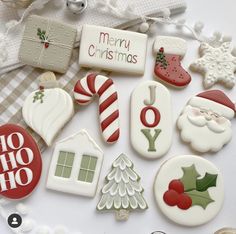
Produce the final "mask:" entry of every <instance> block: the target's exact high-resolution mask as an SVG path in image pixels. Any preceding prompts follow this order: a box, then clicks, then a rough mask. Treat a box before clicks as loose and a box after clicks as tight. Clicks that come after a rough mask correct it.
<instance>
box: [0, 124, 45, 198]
mask: <svg viewBox="0 0 236 234" xmlns="http://www.w3.org/2000/svg"><path fill="white" fill-rule="evenodd" d="M41 171H42V160H41V154H40V151H39V149H38V146H37V144H36V142H35V141H34V139H33V137H32V136H31V135H29V133H28V132H27V131H26V130H25V129H23V128H22V127H20V126H18V125H14V124H5V125H2V126H0V195H2V196H4V197H7V198H10V199H21V198H24V197H26V196H28V195H29V194H30V193H31V192H32V191H33V190H34V189H35V187H36V186H37V184H38V182H39V179H40V176H41Z"/></svg>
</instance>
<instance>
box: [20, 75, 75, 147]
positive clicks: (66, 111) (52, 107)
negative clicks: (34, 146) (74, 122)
mask: <svg viewBox="0 0 236 234" xmlns="http://www.w3.org/2000/svg"><path fill="white" fill-rule="evenodd" d="M22 114H23V118H24V120H25V122H26V123H27V125H29V126H30V127H31V128H32V129H33V130H34V131H35V132H36V133H37V134H39V135H40V136H41V137H42V138H43V140H44V141H45V143H46V144H47V145H48V146H50V145H51V144H52V143H53V140H54V138H55V137H56V135H57V134H58V132H59V131H60V130H61V129H62V128H63V127H64V125H65V124H66V123H67V122H68V121H69V120H70V119H71V118H72V116H73V114H74V105H73V100H72V98H71V96H70V95H69V94H68V93H67V92H66V91H64V90H63V89H61V88H59V87H58V83H57V82H56V77H55V75H54V74H53V73H52V72H47V73H45V74H43V75H41V77H40V89H39V90H36V91H34V92H32V93H31V94H30V95H29V96H28V97H27V98H26V100H25V102H24V104H23V108H22Z"/></svg>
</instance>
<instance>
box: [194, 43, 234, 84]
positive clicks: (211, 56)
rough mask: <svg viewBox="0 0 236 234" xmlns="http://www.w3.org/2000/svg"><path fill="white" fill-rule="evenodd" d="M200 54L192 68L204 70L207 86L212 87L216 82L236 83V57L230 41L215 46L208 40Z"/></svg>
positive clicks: (198, 70) (202, 46)
mask: <svg viewBox="0 0 236 234" xmlns="http://www.w3.org/2000/svg"><path fill="white" fill-rule="evenodd" d="M200 56H201V58H200V59H198V60H197V61H196V62H194V63H192V64H191V66H190V67H191V69H192V70H194V71H196V72H202V73H203V74H204V76H205V78H204V86H205V88H210V87H212V86H213V85H214V84H215V83H216V82H221V83H224V84H225V86H226V87H228V88H233V86H234V85H235V75H234V73H235V71H236V57H234V56H233V55H232V50H231V45H230V42H224V43H222V45H220V46H218V47H213V46H211V45H209V44H208V43H206V42H203V43H202V44H201V46H200Z"/></svg>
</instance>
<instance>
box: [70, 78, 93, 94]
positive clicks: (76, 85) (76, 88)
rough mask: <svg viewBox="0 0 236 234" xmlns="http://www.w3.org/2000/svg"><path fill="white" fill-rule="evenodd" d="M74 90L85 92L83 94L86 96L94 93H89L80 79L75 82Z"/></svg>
mask: <svg viewBox="0 0 236 234" xmlns="http://www.w3.org/2000/svg"><path fill="white" fill-rule="evenodd" d="M74 92H76V93H80V94H83V95H85V96H87V97H92V95H91V94H90V93H88V92H87V91H86V90H85V89H84V88H83V86H82V85H81V82H80V80H79V81H77V83H76V84H75V87H74Z"/></svg>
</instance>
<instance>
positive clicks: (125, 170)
mask: <svg viewBox="0 0 236 234" xmlns="http://www.w3.org/2000/svg"><path fill="white" fill-rule="evenodd" d="M143 191H144V190H143V188H142V186H141V184H140V177H139V176H138V174H137V173H136V172H135V171H134V170H133V163H132V162H131V161H130V160H129V159H128V158H127V156H126V155H124V154H121V155H120V156H119V157H118V158H117V159H116V160H115V161H114V162H113V164H112V170H111V171H110V173H109V174H108V175H107V177H106V184H105V185H104V187H103V189H102V198H101V200H100V201H99V203H98V205H97V210H99V211H102V210H114V211H116V219H117V220H127V219H128V218H129V212H130V211H132V210H136V209H139V210H145V209H147V208H148V206H147V203H146V201H145V199H144V198H143V195H142V193H143Z"/></svg>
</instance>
